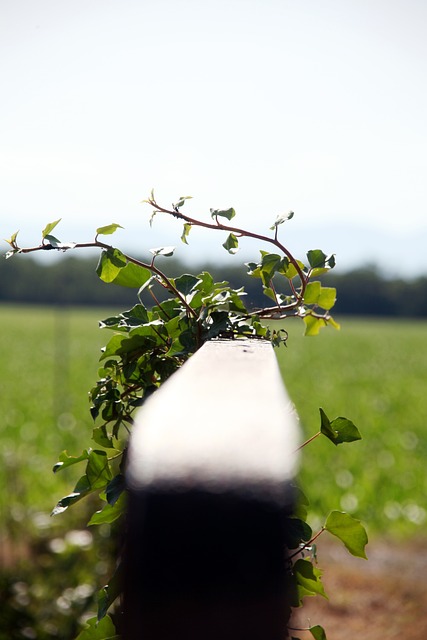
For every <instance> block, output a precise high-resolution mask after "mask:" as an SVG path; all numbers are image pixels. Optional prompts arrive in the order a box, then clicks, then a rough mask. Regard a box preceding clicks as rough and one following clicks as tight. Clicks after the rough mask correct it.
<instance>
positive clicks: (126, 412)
mask: <svg viewBox="0 0 427 640" xmlns="http://www.w3.org/2000/svg"><path fill="white" fill-rule="evenodd" d="M189 199H190V198H189V197H181V198H179V199H178V201H177V202H176V203H175V204H173V205H172V206H171V207H170V208H167V207H164V206H161V205H160V204H159V203H158V202H157V200H156V198H155V196H154V193H153V192H151V194H150V196H149V198H148V199H147V200H145V201H144V203H145V204H146V205H147V206H148V207H149V209H150V211H151V216H150V225H151V224H153V222H154V219H155V217H156V216H158V215H164V216H168V217H170V218H173V219H174V220H175V221H178V222H180V223H181V225H182V227H181V241H182V242H183V243H184V244H189V238H190V232H191V231H192V229H193V227H203V228H206V229H210V230H211V231H212V232H218V233H220V234H221V235H222V237H223V240H224V241H223V244H222V246H223V247H224V249H225V250H226V251H228V252H229V253H230V254H235V253H237V251H238V249H239V244H240V243H241V242H242V241H244V240H245V239H246V238H252V239H255V240H258V241H259V242H260V243H262V245H263V249H262V250H261V251H260V255H259V257H258V258H257V260H256V261H254V262H249V263H247V265H246V266H247V271H248V274H249V275H250V276H251V277H253V278H256V279H258V280H259V282H260V286H261V287H262V289H263V292H264V294H265V296H266V300H267V299H268V304H266V306H265V307H263V308H259V309H253V308H250V306H249V305H248V304H246V303H245V302H246V301H245V292H244V290H243V287H242V288H239V289H234V288H232V287H230V286H229V284H228V283H227V282H215V281H214V279H213V278H212V276H211V275H210V274H209V273H208V272H207V271H203V272H201V273H198V274H190V273H185V274H183V275H181V276H179V277H176V278H172V277H169V276H168V275H167V273H166V270H165V269H164V268H163V267H162V268H160V266H159V259H160V258H163V257H169V256H172V255H173V253H174V247H159V248H156V249H152V250H151V253H150V257H149V258H148V259H147V260H145V261H143V260H140V259H136V258H135V257H133V256H130V255H127V254H126V253H124V252H123V251H121V250H120V249H118V248H117V247H115V246H113V245H111V244H108V243H106V242H104V238H105V237H106V236H110V235H113V234H115V233H116V232H117V231H118V230H119V229H121V228H122V227H121V225H119V224H117V223H112V224H108V225H106V226H103V227H100V228H98V229H97V230H96V233H95V236H94V239H93V240H92V241H90V242H85V243H68V242H61V241H60V240H59V239H58V238H57V237H56V236H55V235H53V231H54V230H55V229H56V227H57V225H58V224H59V222H60V220H56V221H54V222H51V223H49V224H47V225H46V227H45V228H44V230H43V231H42V237H41V242H40V244H38V245H36V246H33V247H27V248H25V247H21V246H20V245H19V244H18V233H14V234H13V235H12V236H11V238H10V239H9V240H8V241H7V242H8V243H9V245H10V249H9V251H8V253H7V254H6V257H7V258H10V257H11V256H14V255H16V254H28V253H33V252H37V251H50V250H56V251H69V250H77V249H79V248H93V249H98V250H100V252H101V253H100V259H99V263H98V266H97V274H98V276H99V278H100V279H101V280H102V281H104V282H106V283H111V284H114V285H119V286H124V287H131V288H134V289H135V290H136V296H135V305H134V306H133V307H132V308H131V309H129V310H126V311H123V312H122V313H120V314H118V315H114V316H111V317H108V318H105V319H104V320H102V321H101V322H100V327H101V328H103V329H107V330H109V331H112V332H113V334H112V336H111V338H110V339H109V340H108V341H107V343H106V345H105V347H104V348H103V350H102V354H101V357H100V369H99V371H98V378H97V381H96V383H95V385H94V386H93V388H92V389H91V391H90V393H89V398H90V412H91V415H92V418H93V421H94V426H93V430H92V434H91V441H90V443H89V446H88V447H87V448H85V449H84V450H83V451H82V452H81V453H80V454H79V455H77V456H72V455H69V453H68V452H67V451H63V452H62V453H61V454H60V455H59V460H58V462H57V464H56V465H55V466H54V472H55V473H58V472H61V471H62V470H63V469H66V468H67V467H70V466H72V465H83V466H84V472H83V474H82V476H81V477H80V479H79V480H78V482H77V483H76V485H75V487H74V489H73V490H72V491H71V492H70V493H69V494H68V495H66V496H64V497H63V498H62V499H61V500H59V502H58V503H57V505H56V506H55V508H54V509H53V515H58V514H60V513H63V512H64V511H66V510H67V509H68V508H69V507H71V506H73V505H74V504H76V503H77V502H79V501H80V500H82V499H83V498H86V497H87V496H89V495H92V494H96V495H97V496H99V502H98V507H97V509H96V511H95V512H94V513H93V514H92V516H91V518H90V520H89V522H88V525H89V526H95V525H100V524H105V523H108V524H111V523H113V522H115V521H118V520H119V519H121V518H122V517H123V514H124V512H125V509H126V481H125V464H126V450H127V444H128V438H129V434H130V432H131V430H132V424H133V421H134V416H135V411H136V410H137V409H138V407H140V406H141V405H142V404H143V403H144V402H145V400H146V399H147V398H148V397H149V396H150V395H151V394H152V393H154V392H155V391H156V389H157V388H158V387H159V386H160V385H161V384H163V382H164V381H165V380H167V379H168V378H169V376H171V375H172V374H173V373H174V372H175V371H176V370H177V369H179V368H180V367H181V366H182V364H183V363H184V362H185V361H186V360H187V359H188V358H189V357H191V355H192V354H193V353H195V352H196V351H197V350H198V349H199V348H200V347H201V346H202V345H203V344H204V343H205V342H206V341H207V340H212V339H215V338H230V339H231V338H233V339H238V338H239V337H246V338H247V337H250V338H253V339H259V340H270V341H271V342H272V344H273V345H274V346H275V347H280V346H281V345H283V344H285V345H286V340H287V333H286V330H284V329H283V328H282V326H280V328H278V329H275V328H274V322H275V321H277V320H284V319H286V318H289V317H298V318H300V319H301V320H302V321H303V323H304V325H305V334H306V335H308V336H314V335H316V334H318V333H319V331H320V329H321V328H322V327H325V326H331V327H333V328H335V329H339V325H338V323H337V322H336V321H335V320H334V319H333V317H332V315H331V313H330V311H331V309H332V308H333V306H334V304H335V299H336V291H335V289H334V288H332V287H326V286H324V285H323V283H322V281H321V280H320V279H319V277H320V276H323V275H324V274H326V273H327V272H328V271H329V270H330V269H332V268H333V267H334V266H335V258H334V256H333V255H329V256H327V255H326V254H324V253H323V251H321V250H320V249H314V250H310V251H308V252H307V254H306V260H305V262H302V261H301V260H299V259H296V258H295V257H294V255H293V254H292V253H291V251H290V250H289V249H288V247H287V246H285V245H284V244H283V243H282V242H281V241H280V239H279V235H280V230H281V227H282V225H283V224H285V223H287V222H288V221H290V220H291V219H292V217H293V215H294V214H293V212H289V213H286V214H283V215H278V216H277V217H276V220H275V221H274V222H273V223H272V225H271V226H270V228H269V233H267V234H265V235H263V234H259V233H254V232H252V231H250V230H247V229H244V228H240V227H237V226H234V218H235V211H234V209H233V208H230V209H225V210H221V209H211V210H210V217H208V218H207V219H200V218H195V217H192V216H189V215H186V214H184V213H183V207H184V205H185V204H186V202H187V200H189ZM267 249H268V250H267ZM162 264H163V262H162ZM266 321H267V324H265V323H266ZM319 436H324V437H326V438H328V439H329V440H330V441H331V443H333V444H334V445H338V444H341V443H344V442H352V441H356V440H359V439H360V438H361V436H360V433H359V431H358V429H357V427H356V426H355V425H354V424H353V423H352V422H351V421H350V420H348V419H346V418H343V417H338V418H335V419H332V420H331V419H330V418H329V417H328V416H327V415H326V413H325V411H324V410H323V409H320V427H319V431H318V433H316V434H315V435H314V436H312V437H311V438H309V439H308V440H307V442H305V443H303V444H302V445H301V447H304V446H305V445H307V444H308V443H309V442H311V441H312V440H314V439H315V438H316V437H319ZM298 491H299V501H298V508H297V512H296V514H295V515H294V517H292V518H291V519H290V521H289V526H288V529H287V540H286V545H287V547H288V549H289V550H290V565H289V571H290V573H291V574H292V576H293V581H294V585H295V590H294V593H295V596H294V601H293V602H292V605H293V606H294V607H299V606H301V604H302V602H303V599H304V597H306V596H311V595H320V596H325V595H326V594H325V591H324V587H323V584H322V579H321V577H322V571H321V569H320V568H319V567H318V566H317V554H316V541H317V538H318V537H319V536H320V535H321V534H322V533H323V532H325V531H327V532H329V533H330V534H332V535H333V536H336V537H337V538H339V539H340V540H341V541H342V542H343V544H344V545H345V547H346V548H347V550H348V551H349V552H350V553H351V554H353V555H355V556H358V557H366V555H365V546H366V543H367V536H366V532H365V529H364V527H363V526H362V525H361V523H360V522H359V521H358V520H356V519H355V518H353V517H352V516H350V515H348V514H346V513H343V512H341V511H332V512H331V513H330V514H329V515H328V516H327V518H326V519H325V522H324V524H323V526H322V527H321V528H320V529H319V530H318V531H316V532H313V531H312V529H311V527H310V526H309V524H308V522H307V516H308V508H309V501H308V499H307V498H306V496H305V495H304V494H303V492H302V491H301V490H300V489H299V490H298ZM121 572H122V568H121V564H120V558H118V561H117V568H116V571H115V573H114V574H113V575H112V576H111V579H110V580H109V582H108V584H107V585H105V586H104V587H102V588H101V590H100V591H99V593H98V614H97V616H96V617H95V618H93V619H90V620H89V621H88V622H87V623H86V627H85V629H84V630H83V631H82V632H81V633H80V635H79V636H78V638H79V640H90V639H95V638H107V637H108V638H111V637H117V638H118V637H119V636H118V635H116V634H117V632H118V629H116V626H115V625H117V627H119V626H120V615H121V600H120V596H121ZM291 631H292V633H294V632H299V631H309V632H310V633H311V636H312V637H314V638H315V640H325V639H326V633H325V631H324V629H323V628H322V627H321V626H320V625H316V626H312V627H307V629H298V630H297V629H294V630H291ZM293 640H295V636H293Z"/></svg>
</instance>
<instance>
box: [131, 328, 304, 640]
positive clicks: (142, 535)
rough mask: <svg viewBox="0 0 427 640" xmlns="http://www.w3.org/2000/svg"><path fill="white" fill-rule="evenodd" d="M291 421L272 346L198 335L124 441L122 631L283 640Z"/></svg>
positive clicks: (207, 639)
mask: <svg viewBox="0 0 427 640" xmlns="http://www.w3.org/2000/svg"><path fill="white" fill-rule="evenodd" d="M298 439H299V432H298V424H297V417H296V414H295V411H294V409H293V406H292V404H291V402H290V401H289V398H288V396H287V394H286V391H285V388H284V386H283V383H282V380H281V376H280V372H279V369H278V365H277V362H276V358H275V355H274V353H273V349H272V347H271V345H270V344H269V343H267V342H263V341H257V340H235V341H222V340H218V341H212V342H208V343H206V344H205V345H204V346H203V347H202V349H200V350H199V351H198V352H197V353H196V354H195V355H193V356H192V357H191V358H190V360H189V361H188V362H187V363H186V364H185V365H184V366H183V367H182V368H181V369H180V370H179V371H178V372H177V373H176V374H174V375H173V376H172V377H171V378H170V379H169V380H168V381H167V382H166V383H165V384H164V385H163V386H162V388H161V389H159V391H157V392H156V393H155V394H154V395H153V396H152V397H151V398H149V399H148V400H147V402H146V403H145V405H144V406H143V407H142V409H141V410H140V412H139V414H138V416H137V420H136V424H135V427H134V431H133V433H132V437H131V440H130V447H129V458H128V471H127V481H128V486H129V493H130V503H129V517H128V533H127V547H126V558H125V576H126V577H125V638H126V640H136V639H138V640H139V639H140V638H141V639H143V640H181V639H182V640H283V638H284V637H286V624H287V620H288V616H289V602H288V599H289V587H288V573H287V565H286V549H285V545H284V527H285V526H286V517H288V516H289V515H290V514H291V513H292V509H293V491H292V480H293V478H294V475H295V471H296V465H297V456H296V454H295V450H296V448H297V446H298Z"/></svg>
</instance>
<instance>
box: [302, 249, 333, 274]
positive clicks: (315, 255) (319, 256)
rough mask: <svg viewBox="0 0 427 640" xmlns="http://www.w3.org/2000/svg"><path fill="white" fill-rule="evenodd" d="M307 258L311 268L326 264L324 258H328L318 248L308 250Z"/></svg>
mask: <svg viewBox="0 0 427 640" xmlns="http://www.w3.org/2000/svg"><path fill="white" fill-rule="evenodd" d="M307 258H308V262H309V264H310V267H311V268H312V269H316V268H319V267H324V266H325V264H326V260H327V259H328V258H327V256H326V254H324V253H323V251H321V250H320V249H313V250H312V251H308V252H307Z"/></svg>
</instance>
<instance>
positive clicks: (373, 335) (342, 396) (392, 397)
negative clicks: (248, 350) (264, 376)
mask: <svg viewBox="0 0 427 640" xmlns="http://www.w3.org/2000/svg"><path fill="white" fill-rule="evenodd" d="M288 325H289V323H288ZM287 328H289V327H287ZM290 328H291V329H292V331H291V332H290V337H289V342H288V348H286V349H281V350H279V351H277V355H278V359H279V363H280V366H281V370H282V373H283V377H284V380H285V382H286V386H287V388H288V390H289V392H290V395H291V397H292V399H293V400H294V402H295V404H296V407H297V409H298V412H299V414H300V418H301V423H302V428H303V431H304V435H305V437H309V436H310V435H312V434H314V433H316V431H318V430H319V428H320V420H319V412H318V408H319V407H322V408H323V409H324V411H325V412H326V414H327V415H328V416H329V418H331V419H332V418H335V417H337V416H345V417H347V418H349V419H351V420H352V421H353V422H354V423H355V424H356V426H357V427H358V428H359V430H360V431H361V433H362V436H363V440H362V441H359V442H355V443H352V444H342V445H339V446H338V447H335V446H334V445H333V444H332V443H330V442H329V441H328V440H327V439H326V438H324V437H321V438H318V439H317V440H316V441H314V442H313V443H311V444H310V445H308V446H307V447H306V448H304V450H303V457H302V473H301V482H302V484H303V487H306V488H307V492H308V493H309V497H310V499H311V500H312V503H313V506H314V509H315V512H316V513H317V514H318V516H319V518H321V516H322V514H324V513H325V512H327V511H328V510H329V509H335V508H338V509H340V508H342V509H343V510H345V511H348V512H349V513H352V514H353V515H354V516H355V517H360V518H361V519H362V520H363V521H364V522H365V523H366V525H367V528H368V530H369V531H370V532H371V533H380V534H383V535H386V534H389V535H393V536H401V535H408V534H409V535H417V534H418V535H422V533H423V531H424V527H423V525H425V522H426V516H427V499H426V495H427V475H426V461H427V438H426V435H427V394H426V374H427V323H425V322H416V321H401V320H387V321H384V320H381V321H380V320H362V319H357V320H356V319H353V320H352V319H345V318H344V319H343V322H342V328H341V331H339V332H336V331H334V330H329V329H324V330H323V333H321V335H320V336H318V337H313V338H304V337H303V336H301V327H300V326H299V325H297V324H293V325H292V327H290Z"/></svg>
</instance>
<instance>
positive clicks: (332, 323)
mask: <svg viewBox="0 0 427 640" xmlns="http://www.w3.org/2000/svg"><path fill="white" fill-rule="evenodd" d="M326 322H327V324H328V325H331V327H333V328H334V329H336V330H337V331H339V330H340V329H341V326H340V325H339V324H338V322H336V321H335V320H334V319H333V317H332V316H328V318H327V320H326Z"/></svg>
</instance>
